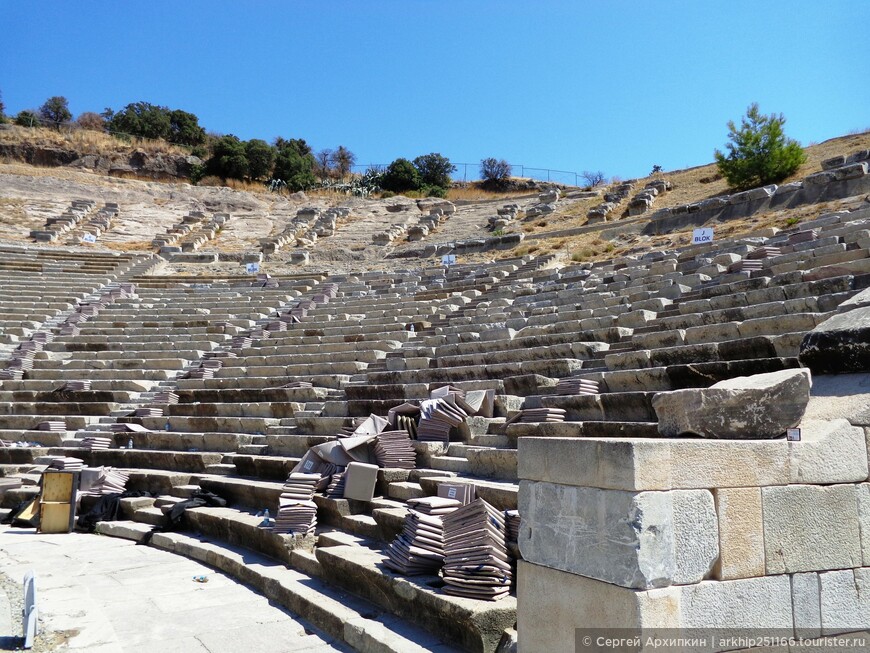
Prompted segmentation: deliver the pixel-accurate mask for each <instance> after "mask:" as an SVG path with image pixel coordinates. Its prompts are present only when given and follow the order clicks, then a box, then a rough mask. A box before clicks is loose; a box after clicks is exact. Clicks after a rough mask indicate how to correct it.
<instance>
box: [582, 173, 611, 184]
mask: <svg viewBox="0 0 870 653" xmlns="http://www.w3.org/2000/svg"><path fill="white" fill-rule="evenodd" d="M580 176H581V177H583V179H584V180H585V181H586V184H587V185H588V186H589V187H590V188H595V187H596V186H600V185H601V184H603V183H604V180H605V179H606V177H605V176H604V173H603V172H601V171H600V170H596V171H594V172H593V171H590V170H584V171H583V172H582V173H580Z"/></svg>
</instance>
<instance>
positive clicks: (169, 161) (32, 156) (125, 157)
mask: <svg viewBox="0 0 870 653" xmlns="http://www.w3.org/2000/svg"><path fill="white" fill-rule="evenodd" d="M0 157H5V158H8V159H13V160H15V161H21V162H23V163H28V164H30V165H36V166H45V167H60V166H68V167H71V168H83V169H86V170H94V171H95V172H101V173H104V174H110V175H134V176H137V177H148V178H150V179H158V180H171V179H187V178H189V177H190V174H191V172H192V171H193V169H194V166H197V165H202V159H199V158H198V157H195V156H190V155H183V154H169V153H165V152H158V153H153V154H152V153H149V152H145V151H144V150H134V151H133V152H110V153H105V154H84V153H81V152H78V151H76V150H73V149H68V148H61V147H51V146H42V145H36V144H32V143H12V144H9V143H3V144H0Z"/></svg>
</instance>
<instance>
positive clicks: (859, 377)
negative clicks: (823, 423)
mask: <svg viewBox="0 0 870 653" xmlns="http://www.w3.org/2000/svg"><path fill="white" fill-rule="evenodd" d="M810 395H811V396H810V403H809V404H808V405H807V412H806V413H805V414H804V420H811V419H814V420H819V419H839V418H843V419H847V420H849V422H850V423H852V424H854V425H856V426H870V374H837V375H830V376H819V377H816V378H815V379H813V389H812V391H811V393H810Z"/></svg>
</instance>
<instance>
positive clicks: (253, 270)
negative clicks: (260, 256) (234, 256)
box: [245, 263, 260, 274]
mask: <svg viewBox="0 0 870 653" xmlns="http://www.w3.org/2000/svg"><path fill="white" fill-rule="evenodd" d="M245 270H247V271H248V274H257V272H259V271H260V264H259V263H247V264H246V265H245Z"/></svg>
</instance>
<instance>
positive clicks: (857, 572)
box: [819, 567, 870, 635]
mask: <svg viewBox="0 0 870 653" xmlns="http://www.w3.org/2000/svg"><path fill="white" fill-rule="evenodd" d="M819 585H820V594H821V613H822V633H823V634H824V635H832V634H835V633H848V632H854V631H858V630H866V629H868V628H870V569H868V568H866V567H864V568H861V569H854V570H853V569H846V570H842V571H831V572H828V573H824V574H819Z"/></svg>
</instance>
